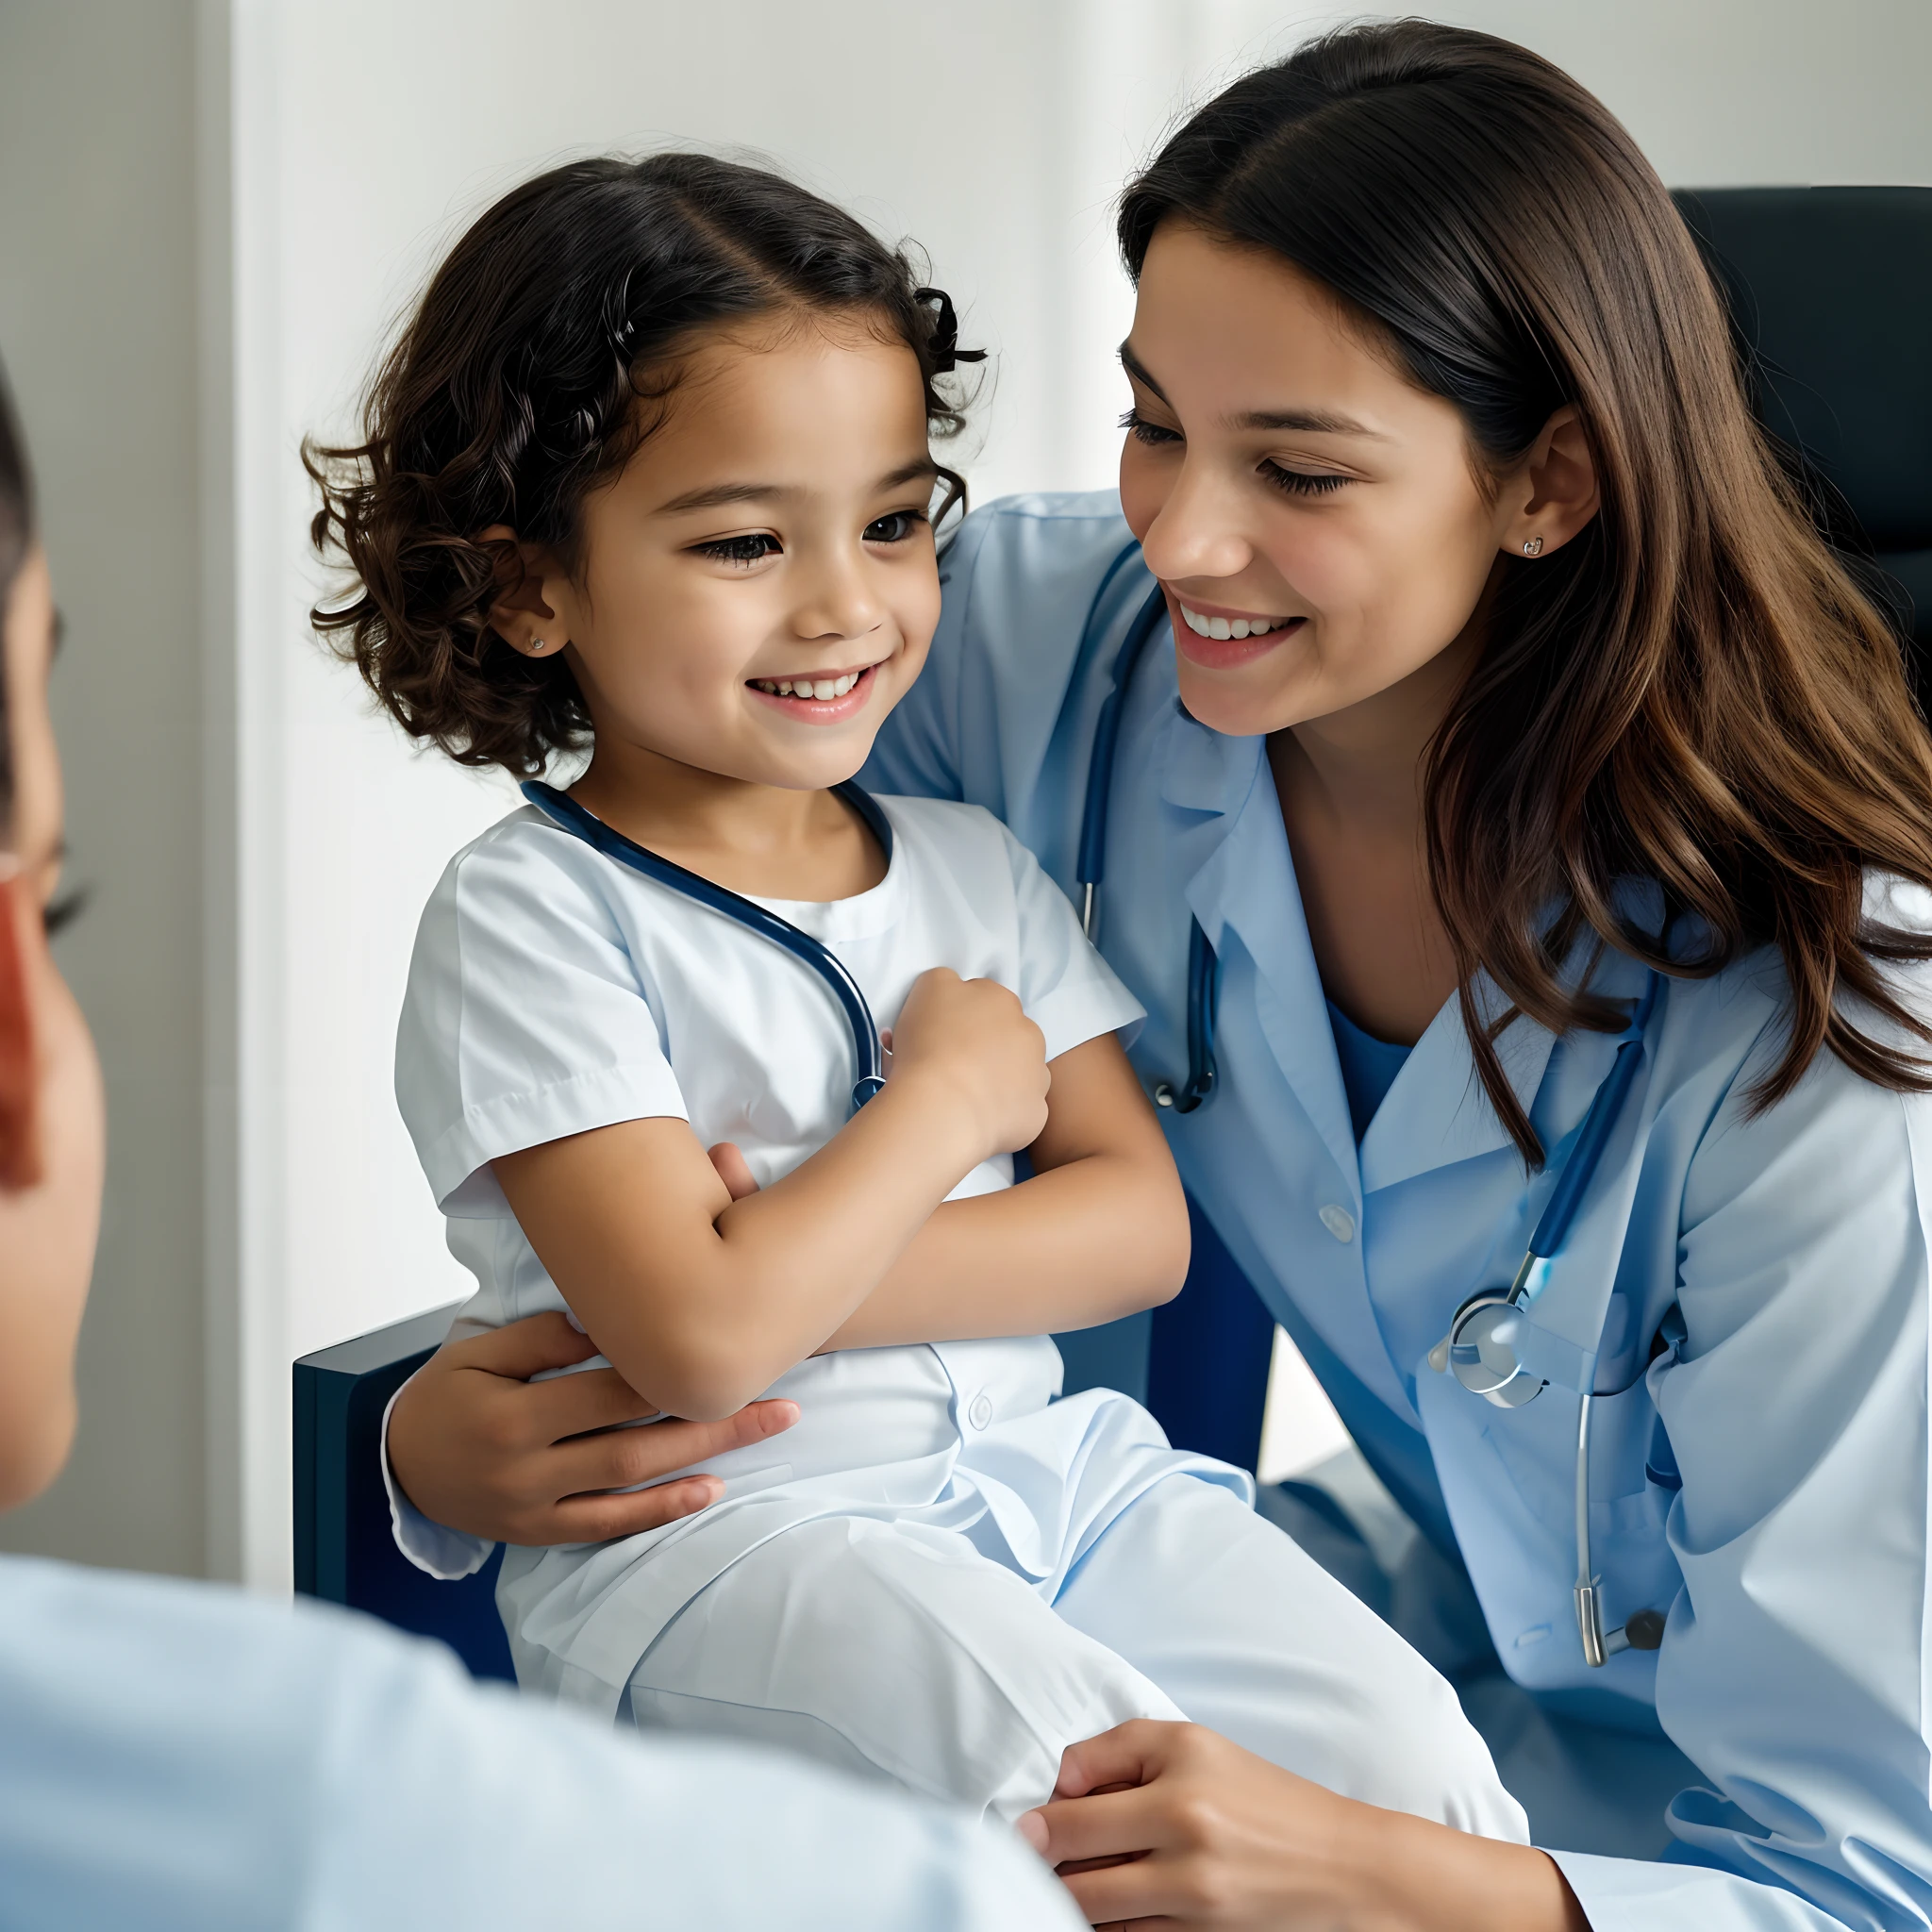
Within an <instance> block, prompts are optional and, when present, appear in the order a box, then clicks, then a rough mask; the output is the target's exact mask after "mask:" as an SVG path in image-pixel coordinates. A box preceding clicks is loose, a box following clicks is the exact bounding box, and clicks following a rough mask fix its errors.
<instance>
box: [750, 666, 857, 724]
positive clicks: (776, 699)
mask: <svg viewBox="0 0 1932 1932" xmlns="http://www.w3.org/2000/svg"><path fill="white" fill-rule="evenodd" d="M877 670H878V666H877V665H876V664H868V665H867V666H866V667H865V669H864V670H863V671H861V672H859V673H858V677H857V678H856V680H855V681H854V683H853V685H852V688H851V689H850V690H849V691H845V692H844V693H843V694H842V695H841V696H839V697H831V698H802V697H799V696H797V695H796V694H795V693H794V694H792V695H790V696H787V695H785V694H783V693H781V692H779V691H761V690H760V689H759V688H758V685H757V684H752V683H747V684H746V685H745V687H744V688H745V690H746V691H750V693H751V694H752V696H753V697H755V698H757V699H758V702H759V703H760V704H766V705H772V706H774V707H776V708H777V709H779V710H780V711H782V712H784V714H785V715H786V716H787V717H788V718H796V719H798V720H799V721H800V723H802V724H843V723H844V722H845V720H846V719H848V718H851V717H854V716H856V715H857V714H858V712H860V711H862V710H863V709H864V708H865V707H866V705H867V703H868V702H869V701H870V700H871V697H872V690H873V685H874V674H875V673H876V672H877ZM765 681H766V682H767V683H773V684H775V683H779V682H781V681H785V682H789V681H790V680H780V679H777V678H769V679H767V680H765Z"/></svg>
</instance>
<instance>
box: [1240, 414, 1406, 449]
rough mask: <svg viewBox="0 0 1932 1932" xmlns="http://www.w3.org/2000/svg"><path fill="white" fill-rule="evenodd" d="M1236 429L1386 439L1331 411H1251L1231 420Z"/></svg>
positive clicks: (1376, 432) (1364, 425)
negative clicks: (1303, 431) (1293, 430)
mask: <svg viewBox="0 0 1932 1932" xmlns="http://www.w3.org/2000/svg"><path fill="white" fill-rule="evenodd" d="M1233 426H1234V427H1235V428H1236V429H1300V430H1307V431H1312V432H1313V433H1315V434H1316V435H1320V436H1372V437H1374V440H1375V441H1377V442H1387V441H1389V439H1388V438H1387V437H1386V436H1384V435H1383V434H1382V432H1381V431H1380V430H1379V429H1371V428H1370V427H1369V425H1367V424H1366V423H1357V421H1356V420H1355V418H1354V417H1353V416H1343V415H1339V414H1338V413H1336V412H1335V411H1334V410H1332V409H1250V410H1249V411H1248V412H1247V413H1246V414H1245V415H1243V416H1237V417H1236V418H1235V419H1234V423H1233Z"/></svg>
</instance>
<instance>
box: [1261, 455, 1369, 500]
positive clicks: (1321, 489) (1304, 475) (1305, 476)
mask: <svg viewBox="0 0 1932 1932" xmlns="http://www.w3.org/2000/svg"><path fill="white" fill-rule="evenodd" d="M1261 474H1262V475H1264V476H1265V477H1267V479H1268V480H1269V482H1271V483H1272V484H1274V487H1275V489H1277V490H1282V491H1287V493H1288V494H1289V495H1290V496H1326V495H1327V494H1328V492H1329V491H1331V490H1340V489H1341V486H1342V485H1343V484H1344V483H1348V482H1352V481H1353V480H1354V479H1353V478H1352V477H1348V476H1338V475H1334V474H1333V472H1331V471H1326V470H1284V469H1283V468H1282V467H1281V465H1280V464H1279V463H1275V462H1265V463H1263V464H1262V465H1261Z"/></svg>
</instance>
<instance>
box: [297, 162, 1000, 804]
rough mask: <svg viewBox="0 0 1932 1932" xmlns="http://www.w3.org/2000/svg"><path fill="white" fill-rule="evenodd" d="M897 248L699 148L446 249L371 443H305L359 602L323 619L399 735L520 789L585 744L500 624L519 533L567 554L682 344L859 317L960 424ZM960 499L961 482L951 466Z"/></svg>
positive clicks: (933, 298) (559, 680) (551, 187)
mask: <svg viewBox="0 0 1932 1932" xmlns="http://www.w3.org/2000/svg"><path fill="white" fill-rule="evenodd" d="M918 282H919V277H918V275H917V274H916V272H915V271H914V269H913V266H912V264H911V262H910V261H909V260H908V257H907V255H906V254H905V252H904V251H903V250H894V249H891V248H889V247H887V246H886V244H885V243H884V242H880V241H879V240H878V239H877V238H876V237H875V236H874V235H873V234H872V233H870V232H869V231H868V230H867V229H866V228H865V227H864V226H863V225H861V224H860V223H858V221H856V220H854V218H853V217H852V216H850V215H848V214H846V213H844V212H843V211H842V210H841V209H840V208H834V207H833V206H832V205H831V204H830V203H829V202H826V201H823V200H821V199H820V198H819V197H818V196H817V195H815V194H811V193H808V192H807V191H806V190H804V189H803V188H800V187H798V186H797V185H796V184H795V183H793V182H791V181H787V180H785V179H784V178H783V177H782V176H781V175H774V174H771V173H769V172H767V171H765V170H763V169H760V168H752V167H746V166H743V165H741V164H740V163H737V162H733V161H726V160H720V159H717V158H713V157H710V156H707V155H697V154H658V155H652V156H650V157H648V158H645V159H643V160H626V159H622V158H608V159H600V160H587V161H574V162H572V163H570V164H569V165H568V166H565V167H561V168H555V169H553V170H551V172H550V173H548V174H546V175H538V176H537V177H536V179H535V180H532V181H526V182H525V183H524V185H523V186H522V187H521V188H518V189H515V190H513V191H512V192H510V193H508V194H507V195H505V196H504V197H503V199H502V200H501V201H499V202H498V203H497V204H496V205H495V206H494V207H493V208H491V209H490V210H489V212H488V213H486V214H485V215H483V216H482V217H481V219H480V220H478V221H477V222H476V223H475V225H473V226H472V227H471V228H470V230H469V231H468V233H467V234H465V235H464V236H463V238H462V240H461V241H460V242H458V243H457V245H456V247H455V248H454V249H453V250H452V251H451V253H450V255H449V258H448V259H447V260H446V261H444V262H443V264H442V266H441V268H440V269H438V271H437V272H436V275H435V276H434V277H433V278H432V279H431V281H430V283H429V287H428V289H427V291H425V294H424V296H423V300H422V303H421V305H420V306H419V307H418V308H417V310H416V312H415V314H414V315H413V316H412V317H411V319H410V321H409V323H408V325H407V326H406V327H405V328H404V330H403V332H402V335H401V337H400V339H399V340H398V341H396V343H395V345H394V347H393V348H392V349H391V351H390V352H389V355H388V356H387V357H386V358H384V360H383V362H382V365H381V367H380V369H379V370H378V371H377V373H376V375H375V381H374V382H373V383H372V385H371V387H370V391H369V394H368V398H367V400H366V403H365V405H364V409H363V424H362V429H363V441H361V442H360V443H358V444H356V445H353V446H350V447H344V448H331V447H321V446H318V445H316V444H314V443H312V442H311V443H307V444H305V445H304V448H303V461H304V464H305V465H306V467H307V469H308V474H309V475H310V476H311V477H313V478H314V480H315V482H316V484H317V486H318V488H319V489H320V491H321V492H322V508H321V509H320V510H319V511H317V513H316V516H315V519H314V522H313V524H312V525H311V526H310V536H311V537H312V539H313V541H314V542H315V545H316V548H317V549H318V550H321V551H323V552H324V553H325V554H327V553H329V552H330V551H332V550H333V551H339V552H340V553H341V556H342V557H343V558H345V559H346V561H347V563H348V565H349V567H350V568H351V570H353V572H354V573H355V575H356V577H357V579H358V593H357V594H356V595H355V596H353V597H352V598H351V599H350V600H349V601H347V602H343V603H339V604H336V605H333V606H329V605H319V606H317V607H316V608H315V609H314V610H313V611H311V612H310V613H309V614H310V619H311V622H312V623H313V624H314V625H315V627H316V630H317V631H318V632H319V633H320V634H321V635H322V636H323V637H324V638H325V640H327V641H328V642H329V643H330V645H331V647H332V648H333V649H334V650H336V651H337V652H338V653H339V655H341V657H343V658H347V659H349V660H351V661H353V662H354V664H355V666H356V668H357V670H358V671H359V672H360V673H361V675H362V676H363V679H364V680H365V681H366V682H367V684H368V685H369V687H370V689H371V690H372V691H375V694H376V696H377V697H378V698H379V699H380V700H381V701H382V703H383V705H384V707H385V708H387V709H388V710H389V711H390V712H391V715H392V716H393V717H394V718H395V719H396V721H397V722H398V723H399V724H401V725H402V727H403V729H404V730H405V731H407V732H408V733H409V734H410V735H411V736H412V737H415V738H425V739H428V740H429V741H432V742H433V743H435V744H437V745H439V746H441V749H442V750H444V751H445V752H447V753H448V754H449V755H450V757H451V758H455V759H456V760H457V762H458V763H459V764H465V765H501V766H504V767H505V768H506V769H507V770H508V771H510V772H511V773H513V774H516V775H517V776H519V777H527V776H532V775H535V774H538V773H541V771H542V770H543V769H544V767H545V764H546V763H547V761H548V759H549V758H550V756H551V755H552V754H553V753H555V752H558V751H562V750H567V749H570V748H572V747H575V746H577V745H580V744H582V743H583V741H585V739H586V738H587V736H588V735H589V731H590V717H589V713H588V712H587V711H586V709H585V707H584V701H583V695H582V693H581V692H580V691H578V689H577V682H576V678H575V675H574V674H573V673H572V671H571V670H570V668H569V666H568V664H567V663H566V662H565V661H564V659H563V658H560V657H558V658H546V659H536V660H533V659H531V658H525V657H524V656H522V655H521V654H519V653H518V652H516V651H514V650H512V649H511V648H510V646H509V645H508V643H506V642H505V641H504V640H503V639H502V638H500V637H499V636H498V635H497V634H496V632H495V631H494V630H493V629H492V628H491V623H490V611H491V606H492V605H493V604H494V602H495V600H496V598H497V596H498V594H499V583H498V575H497V572H498V565H499V562H500V561H501V559H502V553H503V552H504V551H505V550H507V549H508V545H507V544H504V543H484V542H480V541H478V534H479V533H480V532H481V531H483V530H485V529H487V528H489V527H490V526H491V525H493V524H504V525H508V526H509V527H511V528H512V529H514V530H515V531H516V533H517V536H518V539H519V540H520V541H523V542H525V543H540V544H542V545H545V546H546V547H548V548H550V549H552V550H554V551H556V552H557V553H558V555H559V556H560V557H562V558H565V559H566V561H570V560H572V559H573V558H574V556H575V543H576V540H577V537H578V534H579V533H578V510H579V508H580V506H581V505H582V503H583V500H584V496H585V494H586V492H587V491H589V490H590V489H591V486H592V485H593V484H594V483H596V482H597V481H599V480H600V479H601V478H603V477H606V476H608V475H613V474H614V473H615V472H617V471H618V470H620V469H622V468H623V466H624V465H625V463H626V462H627V461H628V460H629V459H630V458H631V456H632V455H633V454H634V453H635V451H636V450H637V448H638V446H639V444H640V443H641V441H643V440H644V438H646V437H647V436H648V435H649V434H650V433H651V430H652V428H653V427H654V426H655V425H656V423H657V421H658V420H660V418H659V416H658V415H657V414H655V413H654V412H653V410H652V408H651V407H650V406H651V405H653V404H658V403H661V402H662V401H663V400H664V399H665V398H666V396H667V395H668V394H669V393H670V391H671V389H672V387H673V385H674V382H675V375H673V373H672V372H671V371H670V370H669V368H668V367H667V360H668V358H671V357H674V356H675V352H676V351H677V349H678V348H679V347H681V346H682V345H683V343H684V341H685V340H686V339H687V338H689V336H690V335H691V331H693V330H695V329H699V328H702V327H704V326H706V325H709V324H715V323H719V322H725V321H729V320H734V319H737V318H741V317H750V316H756V315H758V314H761V313H769V312H774V311H783V310H785V309H797V310H802V311H808V312H810V311H819V312H835V313H836V312H843V313H849V314H857V315H863V316H866V317H868V318H871V319H873V320H874V322H875V323H876V324H877V325H881V326H882V327H883V328H884V329H885V330H886V331H887V332H888V333H889V335H890V336H891V337H892V338H895V339H897V340H900V341H904V342H905V343H906V344H907V346H908V348H910V349H911V350H912V352H913V353H914V354H915V355H916V356H917V357H918V358H919V365H920V369H921V372H922V374H923V375H924V382H925V408H926V418H927V422H928V424H929V425H930V426H931V429H932V431H933V433H934V434H935V435H936V436H940V437H944V436H949V435H953V434H955V433H957V432H958V429H959V428H960V427H961V426H962V424H963V420H964V419H963V415H962V411H961V406H960V403H959V402H958V399H957V398H953V397H949V396H947V395H945V394H943V393H942V392H941V390H940V388H939V387H938V382H937V378H939V377H941V376H942V375H946V374H947V373H948V372H950V371H951V370H952V368H953V366H954V363H955V361H956V360H958V361H969V360H977V359H978V358H977V357H976V356H973V355H971V354H969V353H968V352H965V351H962V350H960V349H959V348H958V343H957V341H956V330H957V325H956V324H955V321H954V317H953V308H952V304H951V302H950V301H948V300H947V298H946V297H945V296H944V295H943V294H941V292H940V291H937V290H933V289H924V288H921V287H920V286H919V285H918ZM940 475H941V478H942V479H943V481H944V483H945V485H946V488H947V491H948V495H947V498H946V501H945V504H944V506H943V507H942V510H941V513H943V509H944V508H951V507H952V505H953V504H954V503H955V502H956V501H958V500H959V499H960V498H962V497H963V495H964V491H965V486H964V483H963V482H962V480H961V479H960V478H959V477H958V475H956V474H955V473H954V472H952V471H950V470H943V469H942V470H941V472H940Z"/></svg>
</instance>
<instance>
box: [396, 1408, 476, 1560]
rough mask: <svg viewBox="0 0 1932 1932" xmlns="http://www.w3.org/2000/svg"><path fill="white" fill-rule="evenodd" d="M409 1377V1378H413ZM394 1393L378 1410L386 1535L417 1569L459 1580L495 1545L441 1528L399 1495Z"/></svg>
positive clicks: (400, 1488)
mask: <svg viewBox="0 0 1932 1932" xmlns="http://www.w3.org/2000/svg"><path fill="white" fill-rule="evenodd" d="M409 1379H410V1381H413V1380H414V1379H415V1377H414V1376H411V1377H410V1378H409ZM408 1386H409V1384H408V1382H405V1383H404V1384H403V1385H402V1388H401V1389H398V1390H397V1391H396V1395H400V1394H401V1393H402V1392H403V1389H407V1388H408ZM396 1395H391V1397H390V1399H389V1405H388V1407H385V1408H384V1410H383V1411H382V1487H383V1490H384V1491H385V1493H386V1494H387V1495H388V1497H389V1526H390V1534H391V1536H393V1537H394V1538H395V1540H396V1548H397V1549H399V1550H400V1551H402V1553H403V1555H404V1556H406V1557H408V1559H409V1561H410V1562H412V1563H413V1564H415V1566H416V1567H417V1569H419V1570H421V1571H423V1572H425V1574H428V1575H430V1576H433V1577H435V1578H436V1580H437V1581H438V1582H439V1583H460V1582H461V1581H462V1579H463V1578H464V1577H465V1576H474V1575H475V1574H476V1573H477V1571H479V1570H480V1569H482V1567H483V1566H484V1564H485V1563H487V1562H488V1561H489V1560H490V1553H491V1550H493V1549H494V1548H495V1547H496V1545H495V1544H494V1543H486V1542H485V1541H483V1540H482V1538H480V1537H474V1536H465V1535H464V1534H463V1533H462V1531H461V1530H458V1529H445V1528H444V1527H443V1525H442V1524H440V1523H432V1522H430V1520H429V1519H428V1517H426V1516H425V1515H424V1513H423V1512H422V1510H420V1509H419V1508H417V1507H416V1506H415V1504H413V1503H412V1502H410V1501H409V1499H408V1497H407V1496H406V1495H404V1494H403V1487H402V1485H401V1484H400V1483H399V1482H397V1481H396V1473H395V1471H394V1470H392V1469H391V1467H390V1462H389V1419H390V1415H391V1411H392V1410H393V1409H394V1408H395V1406H396Z"/></svg>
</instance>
